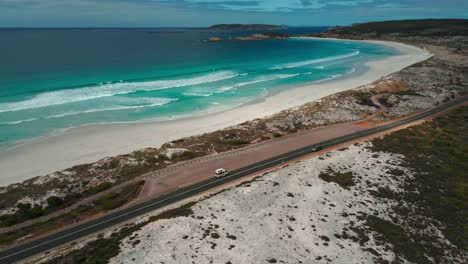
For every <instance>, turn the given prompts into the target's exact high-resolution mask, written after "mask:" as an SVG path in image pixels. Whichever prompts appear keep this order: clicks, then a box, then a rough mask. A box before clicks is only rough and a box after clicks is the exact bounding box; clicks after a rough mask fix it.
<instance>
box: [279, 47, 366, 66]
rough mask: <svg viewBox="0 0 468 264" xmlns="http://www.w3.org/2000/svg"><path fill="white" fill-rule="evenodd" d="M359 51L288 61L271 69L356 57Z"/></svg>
mask: <svg viewBox="0 0 468 264" xmlns="http://www.w3.org/2000/svg"><path fill="white" fill-rule="evenodd" d="M359 53H360V52H359V51H358V50H356V51H354V52H352V53H348V54H344V55H338V56H332V57H327V58H322V59H314V60H307V61H300V62H294V63H288V64H283V65H279V66H275V67H271V68H270V69H272V70H282V69H290V68H297V67H302V66H307V65H311V64H317V63H321V62H327V61H333V60H340V59H345V58H349V57H354V56H357V55H359Z"/></svg>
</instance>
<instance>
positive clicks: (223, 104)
mask: <svg viewBox="0 0 468 264" xmlns="http://www.w3.org/2000/svg"><path fill="white" fill-rule="evenodd" d="M197 45H200V47H198V49H199V50H198V52H200V53H203V52H204V53H205V57H206V58H201V57H196V58H191V61H190V63H189V64H188V65H182V64H177V63H175V62H174V63H171V62H170V61H168V62H166V64H164V63H161V62H158V63H156V64H157V66H158V67H159V68H157V69H156V70H151V69H150V70H147V71H146V73H145V74H141V75H142V76H141V77H142V78H130V79H127V78H118V79H117V80H112V79H110V80H108V81H103V82H99V83H94V84H87V83H86V80H87V78H86V75H85V74H83V73H81V74H82V75H83V76H84V77H83V78H80V81H79V82H71V81H70V82H69V83H68V84H69V85H62V86H61V87H60V86H59V87H50V88H48V87H47V85H43V88H36V87H37V86H40V85H39V84H41V85H42V84H43V82H39V81H31V82H29V83H27V84H24V83H18V84H17V85H16V87H18V88H16V90H15V89H12V88H11V85H10V89H11V91H12V92H11V93H10V90H3V91H0V92H2V93H0V94H1V95H2V96H0V127H1V130H0V142H1V143H0V144H3V145H11V144H12V143H14V142H16V141H18V140H24V139H28V138H34V137H37V136H41V135H44V134H47V133H50V132H52V131H54V130H60V129H67V128H70V127H74V126H81V125H87V124H95V123H110V122H134V121H143V120H158V119H159V120H161V119H165V118H169V119H174V118H177V117H186V116H190V115H197V114H200V113H209V112H214V111H221V110H225V109H229V108H231V107H235V106H238V105H240V104H243V103H247V102H249V101H251V100H254V99H258V98H261V97H263V96H266V95H267V94H268V93H269V91H273V90H278V89H280V90H281V89H287V87H291V86H298V85H304V84H307V83H316V82H323V81H329V80H333V79H336V78H340V77H346V76H349V75H351V74H354V72H355V71H356V68H358V67H360V66H359V65H362V64H363V62H365V61H367V60H370V59H376V58H379V57H381V56H387V55H391V54H392V51H389V50H385V49H384V48H382V47H379V46H377V45H370V44H363V43H351V44H350V43H341V42H326V41H319V40H301V39H294V40H288V41H282V42H274V41H263V42H255V43H202V44H200V43H197ZM220 45H226V46H227V47H224V46H221V47H220ZM219 49H223V51H224V53H222V55H218V56H213V54H212V53H215V54H217V53H219V52H220V51H219ZM262 50H265V51H264V53H263V54H262V53H261V52H260V51H262ZM193 52H197V50H194V51H193ZM216 52H217V53H216ZM258 52H260V54H259V55H260V56H259V55H257V54H258ZM173 56H177V54H173ZM210 56H211V57H210ZM149 68H151V67H149ZM151 73H153V74H154V75H155V76H153V77H152V76H151ZM77 74H78V73H77ZM112 74H113V75H116V74H115V73H112ZM72 76H73V75H72ZM117 76H119V77H127V76H126V74H117ZM134 76H138V73H135V72H133V73H132V75H131V77H134ZM51 78H52V77H51ZM61 78H66V75H63V76H62V77H61ZM91 79H92V78H91ZM60 80H62V79H60ZM64 80H65V81H63V82H66V79H64ZM0 81H1V80H0ZM53 82H54V81H53V80H52V79H51V81H49V83H53ZM80 82H81V83H80ZM11 83H14V82H11ZM46 83H47V82H46ZM23 87H31V88H30V89H25V88H23ZM281 87H284V88H281ZM21 89H25V90H24V91H23V90H22V91H23V92H21V93H19V92H16V91H18V90H21ZM5 94H6V95H5Z"/></svg>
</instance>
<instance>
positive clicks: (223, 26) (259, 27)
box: [208, 24, 287, 30]
mask: <svg viewBox="0 0 468 264" xmlns="http://www.w3.org/2000/svg"><path fill="white" fill-rule="evenodd" d="M208 29H216V30H278V29H287V27H285V26H278V25H266V24H218V25H214V26H211V27H209V28H208Z"/></svg>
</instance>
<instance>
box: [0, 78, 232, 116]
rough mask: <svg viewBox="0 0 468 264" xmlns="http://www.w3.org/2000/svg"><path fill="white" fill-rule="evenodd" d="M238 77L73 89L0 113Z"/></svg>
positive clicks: (15, 104) (1, 106) (10, 105)
mask: <svg viewBox="0 0 468 264" xmlns="http://www.w3.org/2000/svg"><path fill="white" fill-rule="evenodd" d="M238 75H239V74H237V73H235V72H232V71H219V72H213V73H209V74H206V75H202V76H197V77H193V78H184V79H173V80H157V81H147V82H119V83H111V84H101V85H93V86H87V87H82V88H76V89H67V90H60V91H54V92H46V93H42V94H39V95H37V96H35V97H33V98H31V99H27V100H24V101H19V102H12V103H1V104H0V112H10V111H19V110H25V109H32V108H39V107H45V106H52V105H60V104H66V103H72V102H78V101H84V100H90V99H96V98H102V97H109V96H113V95H122V94H128V93H133V92H137V91H154V90H162V89H169V88H175V87H183V86H189V85H197V84H203V83H210V82H217V81H221V80H225V79H230V78H234V77H236V76H238Z"/></svg>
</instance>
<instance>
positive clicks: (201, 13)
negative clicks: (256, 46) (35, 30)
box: [0, 0, 468, 27]
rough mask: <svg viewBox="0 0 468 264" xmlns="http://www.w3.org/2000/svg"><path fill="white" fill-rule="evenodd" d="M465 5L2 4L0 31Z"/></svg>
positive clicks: (369, 0)
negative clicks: (8, 28)
mask: <svg viewBox="0 0 468 264" xmlns="http://www.w3.org/2000/svg"><path fill="white" fill-rule="evenodd" d="M466 10H468V1H466V0H444V1H440V0H226V1H222V0H0V27H73V26H78V27H170V26H178V27H180V26H208V25H212V24H219V23H265V24H271V23H274V24H285V25H345V24H351V23H358V22H366V21H378V20H380V21H381V20H395V19H413V18H450V17H453V18H468V13H467V12H466Z"/></svg>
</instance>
